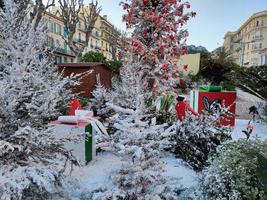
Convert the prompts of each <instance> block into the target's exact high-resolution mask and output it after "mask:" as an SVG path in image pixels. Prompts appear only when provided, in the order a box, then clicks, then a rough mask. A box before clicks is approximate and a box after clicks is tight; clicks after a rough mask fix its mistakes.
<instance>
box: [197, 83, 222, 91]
mask: <svg viewBox="0 0 267 200" xmlns="http://www.w3.org/2000/svg"><path fill="white" fill-rule="evenodd" d="M198 90H199V91H202V92H221V91H222V90H223V88H222V86H216V85H209V86H199V87H198Z"/></svg>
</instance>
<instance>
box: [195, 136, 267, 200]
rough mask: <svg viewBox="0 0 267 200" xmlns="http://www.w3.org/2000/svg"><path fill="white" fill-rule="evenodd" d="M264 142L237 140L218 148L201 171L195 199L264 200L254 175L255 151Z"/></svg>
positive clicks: (258, 151) (256, 155)
mask: <svg viewBox="0 0 267 200" xmlns="http://www.w3.org/2000/svg"><path fill="white" fill-rule="evenodd" d="M266 145H267V144H266V142H261V141H258V140H255V141H252V140H249V141H246V140H239V141H236V142H233V143H228V144H225V145H223V146H222V147H220V148H219V151H218V153H217V154H216V156H214V157H213V158H211V159H210V160H209V162H210V166H209V167H207V168H206V169H205V170H203V172H202V175H201V177H200V182H199V188H198V191H200V194H198V195H199V197H198V199H201V198H202V199H205V200H209V199H210V200H211V199H212V200H217V199H218V200H219V199H220V200H221V199H229V200H239V199H247V200H256V199H257V200H263V199H266V198H267V193H266V191H265V192H264V189H266V188H264V185H263V184H262V183H261V182H260V180H259V178H260V177H258V176H257V168H258V166H259V164H260V163H259V160H258V154H259V153H260V152H261V151H262V148H263V147H264V146H265V148H266Z"/></svg>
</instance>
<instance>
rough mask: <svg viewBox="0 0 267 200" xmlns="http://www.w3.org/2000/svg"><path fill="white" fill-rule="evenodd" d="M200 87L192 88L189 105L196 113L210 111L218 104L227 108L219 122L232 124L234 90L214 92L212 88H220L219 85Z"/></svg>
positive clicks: (233, 117)
mask: <svg viewBox="0 0 267 200" xmlns="http://www.w3.org/2000/svg"><path fill="white" fill-rule="evenodd" d="M201 89H202V90H193V91H191V93H190V106H191V107H192V108H193V109H194V111H195V112H198V113H203V112H211V110H212V109H217V108H216V106H218V105H220V106H219V107H224V108H226V109H227V110H228V114H227V115H226V116H225V120H223V121H221V122H220V124H221V125H225V126H226V125H230V126H234V125H235V101H236V92H235V91H223V90H221V91H220V92H218V91H217V92H215V91H214V90H218V89H220V86H218V87H215V86H213V87H209V88H201ZM203 89H205V90H203ZM219 107H218V109H219Z"/></svg>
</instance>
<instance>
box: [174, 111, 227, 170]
mask: <svg viewBox="0 0 267 200" xmlns="http://www.w3.org/2000/svg"><path fill="white" fill-rule="evenodd" d="M224 116H225V112H224V111H219V110H218V111H216V112H215V113H213V114H203V115H202V116H193V115H190V114H189V113H188V115H187V117H186V118H185V120H184V121H183V122H180V123H178V127H177V134H176V135H175V136H174V138H173V140H175V145H174V146H173V147H174V149H173V151H174V152H175V154H176V155H177V156H178V157H180V158H182V159H183V160H185V161H186V162H188V163H189V164H190V165H191V166H192V167H193V168H194V169H195V170H202V169H203V168H204V167H205V166H206V165H207V160H208V158H209V156H210V155H211V154H212V153H214V152H216V148H217V147H218V146H219V145H221V144H222V143H223V142H225V141H227V140H230V139H231V132H232V129H231V127H229V126H222V125H220V124H219V123H218V122H220V121H221V120H222V119H224Z"/></svg>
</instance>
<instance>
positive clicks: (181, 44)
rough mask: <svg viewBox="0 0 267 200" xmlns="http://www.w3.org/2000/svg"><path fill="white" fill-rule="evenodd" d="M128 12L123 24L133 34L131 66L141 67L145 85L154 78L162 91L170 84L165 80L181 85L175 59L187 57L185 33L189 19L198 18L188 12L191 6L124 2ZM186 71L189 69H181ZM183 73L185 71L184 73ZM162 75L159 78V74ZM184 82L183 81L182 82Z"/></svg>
mask: <svg viewBox="0 0 267 200" xmlns="http://www.w3.org/2000/svg"><path fill="white" fill-rule="evenodd" d="M122 1H124V2H125V3H124V4H122V6H123V8H124V9H125V11H126V14H125V15H124V16H123V21H124V22H125V23H126V27H127V28H129V29H130V30H131V32H132V34H131V36H130V37H131V41H132V43H130V46H131V48H128V51H127V53H129V54H133V57H134V58H138V59H133V60H132V61H129V62H132V63H129V65H133V66H135V64H138V65H140V66H142V70H140V71H138V73H140V74H142V79H143V80H144V84H146V82H147V81H149V79H150V78H151V77H153V78H155V79H156V80H157V81H158V84H159V87H157V88H159V90H161V89H164V88H165V87H161V86H163V85H166V84H168V82H167V81H165V80H168V79H169V80H170V79H171V80H172V81H173V80H174V81H175V82H176V81H177V83H180V81H179V76H180V74H179V73H175V74H174V73H173V71H174V70H176V68H178V67H177V66H175V65H174V63H173V59H179V57H180V56H181V55H183V54H186V53H187V48H186V38H187V37H188V33H187V32H186V31H184V30H183V29H182V26H183V25H184V24H186V23H187V21H188V20H189V18H191V17H194V16H195V15H196V13H195V12H188V11H187V9H189V8H190V4H189V2H187V1H186V3H182V1H181V0H122ZM182 67H184V70H187V69H188V66H187V65H184V66H183V65H182V66H181V68H182ZM181 70H183V69H181ZM160 71H161V72H163V73H164V74H163V75H162V76H159V74H158V72H160ZM181 81H183V80H181Z"/></svg>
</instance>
